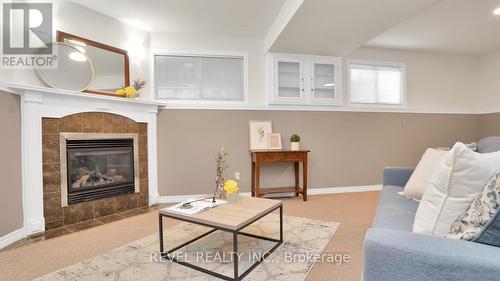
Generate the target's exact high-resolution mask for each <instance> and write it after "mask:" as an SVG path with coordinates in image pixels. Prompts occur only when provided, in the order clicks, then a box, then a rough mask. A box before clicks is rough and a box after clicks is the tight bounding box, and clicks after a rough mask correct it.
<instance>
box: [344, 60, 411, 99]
mask: <svg viewBox="0 0 500 281" xmlns="http://www.w3.org/2000/svg"><path fill="white" fill-rule="evenodd" d="M348 71H349V79H348V80H349V81H348V82H349V101H350V103H351V104H366V105H370V104H371V105H404V100H405V96H404V95H405V82H404V81H405V66H404V65H403V64H393V63H391V64H384V63H372V62H369V63H359V62H350V63H349V64H348Z"/></svg>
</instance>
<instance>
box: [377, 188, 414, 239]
mask: <svg viewBox="0 0 500 281" xmlns="http://www.w3.org/2000/svg"><path fill="white" fill-rule="evenodd" d="M402 190H403V189H402V188H401V187H399V186H393V185H387V186H384V188H383V189H382V192H381V193H380V201H379V204H378V208H377V213H376V215H375V222H374V225H373V226H374V227H379V228H387V229H392V230H399V231H411V229H412V226H413V220H414V219H415V212H416V211H417V207H418V202H416V201H414V200H412V199H408V198H406V197H403V196H401V195H399V194H398V192H400V191H402Z"/></svg>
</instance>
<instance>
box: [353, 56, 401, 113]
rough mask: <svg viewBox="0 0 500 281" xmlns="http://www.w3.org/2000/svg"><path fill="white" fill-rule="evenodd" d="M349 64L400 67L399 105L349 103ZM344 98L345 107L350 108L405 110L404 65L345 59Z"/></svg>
mask: <svg viewBox="0 0 500 281" xmlns="http://www.w3.org/2000/svg"><path fill="white" fill-rule="evenodd" d="M351 64H367V65H375V66H388V67H401V70H402V76H403V77H402V81H401V82H402V83H401V104H385V103H353V102H351ZM345 72H346V96H347V106H348V107H352V108H382V109H383V108H386V109H393V108H400V109H401V108H407V104H406V64H404V63H400V62H389V61H374V60H359V59H347V60H346V71H345Z"/></svg>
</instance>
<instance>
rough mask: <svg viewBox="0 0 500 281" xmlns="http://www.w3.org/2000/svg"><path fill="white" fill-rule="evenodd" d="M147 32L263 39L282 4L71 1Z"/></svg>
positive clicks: (256, 0) (277, 0)
mask: <svg viewBox="0 0 500 281" xmlns="http://www.w3.org/2000/svg"><path fill="white" fill-rule="evenodd" d="M71 1H72V2H74V3H77V4H79V5H81V6H84V7H87V8H89V9H92V10H95V11H97V12H100V13H103V14H105V15H108V16H111V17H113V18H116V19H118V20H121V21H124V22H127V23H129V24H131V25H135V26H136V27H139V28H142V29H145V30H147V31H150V32H168V33H187V34H203V35H223V36H241V37H260V38H263V37H264V36H265V35H266V33H267V30H268V29H269V27H270V26H271V24H272V23H273V21H274V18H275V17H276V15H277V14H278V13H279V11H280V9H281V7H282V6H283V4H284V2H285V0H105V1H104V0H71Z"/></svg>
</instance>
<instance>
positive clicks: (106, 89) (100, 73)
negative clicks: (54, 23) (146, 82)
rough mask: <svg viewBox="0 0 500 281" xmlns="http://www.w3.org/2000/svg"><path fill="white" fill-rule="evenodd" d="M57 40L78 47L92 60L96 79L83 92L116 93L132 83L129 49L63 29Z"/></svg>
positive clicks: (58, 32) (58, 33) (59, 32)
mask: <svg viewBox="0 0 500 281" xmlns="http://www.w3.org/2000/svg"><path fill="white" fill-rule="evenodd" d="M57 42H61V43H65V44H68V45H70V46H72V47H74V48H76V49H78V50H79V51H80V52H82V53H84V54H85V55H86V56H87V57H88V58H89V59H90V60H91V61H92V64H93V66H94V79H93V80H92V82H91V83H90V85H88V86H87V87H86V89H85V90H84V91H83V92H87V93H93V94H102V95H114V92H115V91H116V90H118V89H121V88H123V87H125V86H129V85H130V77H129V61H128V54H127V51H125V50H122V49H119V48H116V47H113V46H109V45H105V44H102V43H99V42H95V41H92V40H89V39H86V38H82V37H79V36H76V35H72V34H69V33H65V32H62V31H57Z"/></svg>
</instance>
